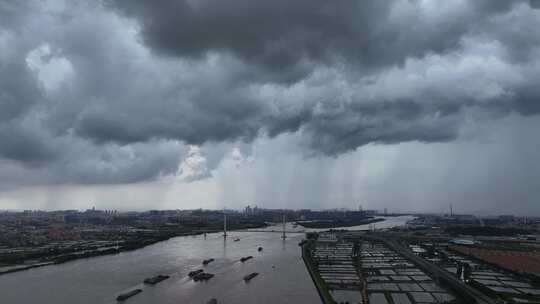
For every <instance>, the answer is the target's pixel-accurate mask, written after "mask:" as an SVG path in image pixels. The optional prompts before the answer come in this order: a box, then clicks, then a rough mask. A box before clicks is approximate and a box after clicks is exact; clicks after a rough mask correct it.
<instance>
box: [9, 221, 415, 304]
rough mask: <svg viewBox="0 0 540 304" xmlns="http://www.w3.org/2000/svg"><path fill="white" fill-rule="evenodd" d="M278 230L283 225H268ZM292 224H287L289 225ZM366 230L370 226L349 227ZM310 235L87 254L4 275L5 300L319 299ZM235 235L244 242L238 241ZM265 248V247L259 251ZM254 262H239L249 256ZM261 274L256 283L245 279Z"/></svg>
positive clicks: (91, 303)
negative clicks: (305, 250)
mask: <svg viewBox="0 0 540 304" xmlns="http://www.w3.org/2000/svg"><path fill="white" fill-rule="evenodd" d="M411 218H412V217H390V218H388V219H387V220H386V221H384V222H379V223H377V228H389V227H393V226H398V225H403V224H404V223H405V222H406V221H407V220H409V219H411ZM267 229H268V230H279V229H281V228H280V226H274V227H269V228H267ZM291 229H293V227H292V225H290V224H288V225H287V230H291ZM295 229H298V227H297V228H295ZM349 229H355V230H357V229H358V230H366V229H369V225H363V226H357V227H352V228H351V227H349ZM303 237H304V235H303V234H300V233H298V234H289V235H288V237H287V239H286V240H285V241H283V240H282V239H281V235H280V234H279V233H268V232H251V231H250V232H247V231H243V232H230V233H229V236H228V238H227V239H226V240H224V238H223V236H222V235H221V234H220V233H213V234H209V235H207V236H206V237H204V236H202V235H198V236H187V237H176V238H172V239H170V240H167V241H164V242H160V243H157V244H153V245H151V246H147V247H145V248H141V249H138V250H135V251H130V252H122V253H119V254H116V255H106V256H101V257H95V258H89V259H81V260H76V261H71V262H68V263H64V264H59V265H52V266H45V267H41V268H35V269H30V270H25V271H21V272H16V273H11V274H6V275H2V276H0V302H1V303H2V304H12V303H13V304H20V303H25V304H32V303H38V304H53V303H54V304H60V303H78V304H86V303H88V304H99V303H105V304H112V303H116V301H115V298H116V296H117V295H118V294H120V293H122V292H125V291H129V290H131V289H134V288H141V289H143V292H142V293H140V294H138V295H136V296H134V297H133V298H130V299H129V300H127V301H126V303H128V304H142V303H160V304H167V303H171V304H172V303H174V304H178V303H201V304H202V303H206V301H208V300H209V299H210V298H217V299H218V300H219V303H231V304H232V303H235V304H236V303H262V304H264V303H306V304H307V303H320V299H319V296H318V294H317V291H316V289H315V287H314V285H313V282H312V280H311V278H310V276H309V274H308V272H307V270H306V268H305V266H304V264H303V261H302V258H301V252H300V247H298V242H300V241H301V240H302V238H303ZM235 238H240V241H237V242H235V241H234V239H235ZM259 246H261V247H263V248H264V249H263V251H262V252H258V251H257V248H258V247H259ZM248 255H252V256H254V259H251V260H248V261H247V262H245V263H242V262H240V258H241V257H243V256H248ZM206 258H215V259H216V260H215V262H213V263H210V264H209V265H207V266H206V267H205V270H206V271H207V272H210V273H214V274H215V277H214V278H212V279H211V280H210V281H208V282H197V283H195V282H193V281H192V280H191V279H189V278H188V276H187V273H188V272H189V271H191V270H195V269H199V268H202V265H201V262H202V260H203V259H206ZM251 272H258V273H260V274H259V276H257V277H255V278H254V279H253V280H251V281H250V282H249V283H245V282H244V281H243V280H242V278H243V276H244V275H246V274H249V273H251ZM157 274H167V275H170V276H171V278H170V279H168V280H165V281H163V282H161V283H159V284H157V285H155V286H144V285H143V284H142V283H141V282H142V281H143V279H144V278H147V277H150V276H154V275H157Z"/></svg>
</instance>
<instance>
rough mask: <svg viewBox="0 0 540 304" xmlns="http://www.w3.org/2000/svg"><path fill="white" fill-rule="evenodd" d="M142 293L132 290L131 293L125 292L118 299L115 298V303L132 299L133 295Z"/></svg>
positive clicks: (140, 290) (139, 290) (138, 290)
mask: <svg viewBox="0 0 540 304" xmlns="http://www.w3.org/2000/svg"><path fill="white" fill-rule="evenodd" d="M141 292H142V289H134V290H132V291H129V292H126V293H123V294H121V295H119V296H118V297H116V301H120V302H122V301H125V300H127V299H129V298H131V297H133V296H134V295H136V294H138V293H141Z"/></svg>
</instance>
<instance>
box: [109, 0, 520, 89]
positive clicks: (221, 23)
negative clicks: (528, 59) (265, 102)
mask: <svg viewBox="0 0 540 304" xmlns="http://www.w3.org/2000/svg"><path fill="white" fill-rule="evenodd" d="M396 2H399V1H374V0H369V1H357V0H340V1H325V0H315V1H314V0H297V1H292V2H291V1H287V0H277V1H276V0H259V1H250V0H232V1H215V0H200V1H189V0H165V1H160V2H159V4H156V3H153V2H148V1H144V0H140V1H139V0H137V1H130V0H125V1H123V0H116V1H115V0H111V1H108V2H107V3H109V4H111V5H114V6H115V7H117V8H119V9H120V10H121V11H122V12H124V13H125V14H126V15H127V16H132V17H134V18H136V19H137V20H138V22H139V24H140V26H141V35H142V38H143V41H144V42H145V43H146V44H147V45H148V46H149V47H150V48H151V50H153V51H155V52H156V53H158V54H166V55H171V56H191V57H196V58H200V57H202V56H204V55H205V54H207V53H208V52H210V51H217V52H220V51H225V52H231V53H233V54H234V55H235V56H238V57H239V58H241V59H242V60H245V61H246V62H248V63H249V64H255V65H259V66H262V67H264V69H266V73H268V74H270V75H273V76H277V78H275V80H278V81H279V80H285V81H294V80H298V78H299V77H301V76H305V73H292V72H291V71H298V70H299V72H309V71H310V70H311V69H307V68H306V64H307V65H308V66H309V67H311V68H313V64H311V63H312V62H313V61H315V62H322V63H327V64H332V63H333V62H336V61H340V60H342V61H343V62H344V63H345V64H358V65H360V66H361V69H368V70H369V69H370V68H372V67H378V66H388V65H392V64H400V63H402V62H403V61H404V60H405V59H406V58H409V57H411V56H413V57H419V56H423V55H426V54H428V53H431V52H435V53H441V52H445V51H447V50H449V49H452V48H456V47H458V42H459V40H460V38H461V37H462V35H464V34H465V33H467V32H468V31H470V30H471V28H472V27H474V25H476V24H479V23H482V22H483V21H484V20H485V18H488V17H490V16H493V15H495V14H498V13H501V12H505V11H507V10H508V9H509V8H510V7H511V5H512V4H515V3H516V2H514V1H488V0H485V1H471V3H469V4H468V5H467V6H468V7H467V8H466V10H463V11H460V12H458V13H459V14H457V15H452V14H451V13H450V14H448V15H445V12H438V13H440V16H439V17H440V18H441V20H435V22H434V24H428V23H429V21H428V23H423V21H422V20H420V18H421V17H422V16H419V14H420V13H422V12H418V11H416V12H413V14H411V15H410V16H404V18H408V20H402V21H404V23H403V24H392V23H391V21H392V20H391V19H393V18H395V17H399V16H395V14H400V13H402V12H400V11H396V10H399V7H397V6H396V5H395V4H396ZM402 2H404V1H402ZM416 2H417V1H414V0H412V1H410V3H405V4H404V5H407V4H409V5H411V6H416ZM432 5H433V4H432ZM412 9H413V10H414V9H416V7H413V8H412ZM442 9H444V7H442ZM435 18H437V17H435ZM280 75H282V76H284V78H283V79H281V78H279V77H278V76H280ZM291 76H297V77H292V78H291Z"/></svg>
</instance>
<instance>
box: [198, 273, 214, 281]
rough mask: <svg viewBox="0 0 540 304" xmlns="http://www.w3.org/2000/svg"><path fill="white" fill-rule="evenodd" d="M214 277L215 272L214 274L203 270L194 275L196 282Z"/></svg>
mask: <svg viewBox="0 0 540 304" xmlns="http://www.w3.org/2000/svg"><path fill="white" fill-rule="evenodd" d="M213 277H214V274H212V273H206V272H201V273H199V274H197V275H195V276H193V281H195V282H198V281H208V280H210V279H211V278H213Z"/></svg>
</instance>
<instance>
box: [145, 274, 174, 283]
mask: <svg viewBox="0 0 540 304" xmlns="http://www.w3.org/2000/svg"><path fill="white" fill-rule="evenodd" d="M168 278H170V276H168V275H161V274H160V275H157V276H155V277H151V278H146V279H144V281H143V282H144V284H150V285H155V284H157V283H159V282H161V281H164V280H166V279H168Z"/></svg>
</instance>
